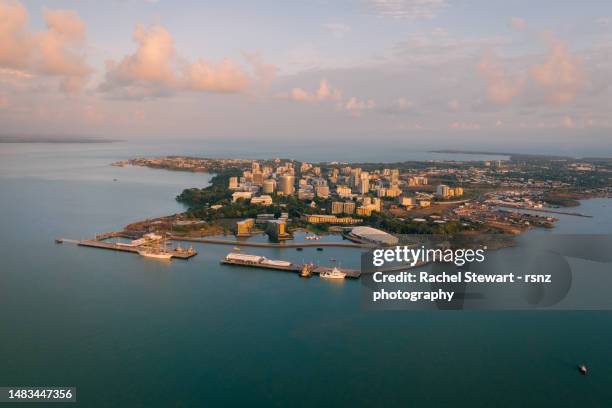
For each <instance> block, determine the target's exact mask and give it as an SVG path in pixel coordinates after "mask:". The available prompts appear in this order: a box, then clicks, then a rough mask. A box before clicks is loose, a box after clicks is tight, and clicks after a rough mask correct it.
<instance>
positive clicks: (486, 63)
mask: <svg viewBox="0 0 612 408" xmlns="http://www.w3.org/2000/svg"><path fill="white" fill-rule="evenodd" d="M478 71H479V72H480V74H481V75H482V76H483V77H484V79H485V82H486V84H487V95H488V97H489V99H490V100H492V101H494V102H497V103H508V102H510V101H511V100H512V99H513V98H514V97H515V96H517V95H518V94H519V93H520V91H521V88H522V86H523V81H522V80H521V79H516V80H511V79H510V78H509V77H508V75H507V73H506V71H505V69H504V68H503V67H502V66H501V65H500V64H499V62H498V61H497V60H496V59H495V56H494V55H493V53H491V52H488V53H485V54H484V55H483V56H482V58H481V60H480V63H479V64H478Z"/></svg>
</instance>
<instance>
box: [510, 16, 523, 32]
mask: <svg viewBox="0 0 612 408" xmlns="http://www.w3.org/2000/svg"><path fill="white" fill-rule="evenodd" d="M510 26H512V28H514V29H516V30H524V29H525V28H527V21H525V19H524V18H521V17H510Z"/></svg>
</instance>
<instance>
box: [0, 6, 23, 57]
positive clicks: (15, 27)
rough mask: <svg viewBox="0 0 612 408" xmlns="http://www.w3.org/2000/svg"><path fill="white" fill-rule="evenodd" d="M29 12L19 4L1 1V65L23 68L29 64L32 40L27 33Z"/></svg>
mask: <svg viewBox="0 0 612 408" xmlns="http://www.w3.org/2000/svg"><path fill="white" fill-rule="evenodd" d="M27 22H28V11H27V10H26V8H25V7H24V6H23V5H22V4H20V3H17V2H1V1H0V65H2V66H3V67H9V68H23V67H25V66H26V65H27V64H28V59H29V55H30V49H31V39H30V38H29V35H28V33H27V32H26V25H27Z"/></svg>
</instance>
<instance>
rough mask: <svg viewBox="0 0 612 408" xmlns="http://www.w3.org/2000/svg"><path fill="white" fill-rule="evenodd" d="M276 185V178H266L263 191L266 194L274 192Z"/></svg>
mask: <svg viewBox="0 0 612 408" xmlns="http://www.w3.org/2000/svg"><path fill="white" fill-rule="evenodd" d="M274 187H276V182H275V181H274V180H272V179H268V180H264V182H263V188H262V191H263V193H264V194H272V193H274Z"/></svg>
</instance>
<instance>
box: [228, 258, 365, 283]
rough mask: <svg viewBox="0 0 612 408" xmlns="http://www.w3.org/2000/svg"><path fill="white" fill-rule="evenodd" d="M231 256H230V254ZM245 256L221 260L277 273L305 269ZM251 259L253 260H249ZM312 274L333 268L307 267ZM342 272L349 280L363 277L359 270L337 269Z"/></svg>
mask: <svg viewBox="0 0 612 408" xmlns="http://www.w3.org/2000/svg"><path fill="white" fill-rule="evenodd" d="M228 255H230V254H228ZM241 255H243V256H242V258H244V259H232V258H230V257H228V256H226V257H224V258H222V259H221V261H220V263H221V264H223V265H235V266H247V267H250V268H259V269H271V270H276V271H284V272H293V273H300V272H301V271H302V269H304V266H305V265H304V264H294V263H291V262H287V261H278V260H269V259H266V258H265V257H262V256H258V255H246V254H241ZM248 258H251V259H248ZM306 266H309V267H310V268H309V270H310V272H311V273H312V274H315V275H319V274H321V273H324V272H331V270H332V269H334V267H333V266H320V265H312V266H310V265H306ZM337 269H338V270H340V272H343V273H345V274H346V277H347V278H352V279H357V278H359V277H360V276H361V271H360V270H358V269H348V268H337Z"/></svg>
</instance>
